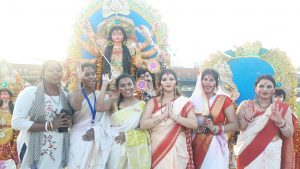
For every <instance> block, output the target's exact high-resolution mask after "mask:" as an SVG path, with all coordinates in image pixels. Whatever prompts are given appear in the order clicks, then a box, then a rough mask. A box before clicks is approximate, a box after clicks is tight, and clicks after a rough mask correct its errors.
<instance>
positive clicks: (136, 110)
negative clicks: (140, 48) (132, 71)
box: [96, 74, 150, 169]
mask: <svg viewBox="0 0 300 169" xmlns="http://www.w3.org/2000/svg"><path fill="white" fill-rule="evenodd" d="M111 81H112V80H111V79H110V78H109V77H108V75H104V76H103V82H102V87H101V91H100V96H99V101H98V102H97V105H96V106H97V109H99V110H101V111H105V112H108V111H110V112H111V113H112V114H111V117H110V118H111V126H112V128H111V130H112V136H113V139H114V141H113V143H112V147H111V151H110V154H109V157H108V162H107V165H106V167H107V168H109V169H123V168H127V169H149V168H150V151H149V146H148V138H149V137H148V136H149V135H148V133H147V131H143V130H137V128H138V127H139V122H140V118H141V115H142V112H143V109H144V106H145V102H144V101H140V100H138V99H136V98H135V97H134V95H133V93H134V84H135V83H134V79H133V77H132V76H129V75H128V74H121V75H120V76H119V77H118V78H117V79H116V82H115V88H116V89H117V91H118V92H119V94H120V96H119V98H118V99H117V100H116V101H114V100H112V99H105V93H106V89H107V87H108V85H109V83H110V82H111Z"/></svg>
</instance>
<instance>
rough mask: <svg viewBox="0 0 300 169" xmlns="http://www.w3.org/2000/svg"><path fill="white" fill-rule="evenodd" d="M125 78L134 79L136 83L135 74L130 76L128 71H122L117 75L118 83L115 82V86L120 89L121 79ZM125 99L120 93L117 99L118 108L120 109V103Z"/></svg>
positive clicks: (133, 82)
mask: <svg viewBox="0 0 300 169" xmlns="http://www.w3.org/2000/svg"><path fill="white" fill-rule="evenodd" d="M124 78H129V79H131V80H132V84H133V85H134V84H135V80H134V77H133V76H130V75H129V74H127V73H122V74H121V75H120V76H118V77H117V79H116V83H115V88H116V89H119V84H120V81H121V80H122V79H124ZM122 100H123V96H122V95H121V94H120V96H119V98H118V101H117V107H118V109H119V110H120V103H121V101H122Z"/></svg>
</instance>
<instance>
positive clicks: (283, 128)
mask: <svg viewBox="0 0 300 169" xmlns="http://www.w3.org/2000/svg"><path fill="white" fill-rule="evenodd" d="M285 124H286V123H285ZM288 128H289V126H288V125H284V127H281V128H279V129H280V130H286V129H288Z"/></svg>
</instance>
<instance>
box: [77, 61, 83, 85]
mask: <svg viewBox="0 0 300 169" xmlns="http://www.w3.org/2000/svg"><path fill="white" fill-rule="evenodd" d="M75 72H76V79H77V80H80V81H81V80H82V78H83V76H84V73H83V72H82V70H81V63H79V62H77V63H76V64H75Z"/></svg>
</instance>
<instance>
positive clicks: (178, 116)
mask: <svg viewBox="0 0 300 169" xmlns="http://www.w3.org/2000/svg"><path fill="white" fill-rule="evenodd" d="M180 121H181V116H180V115H177V119H176V122H177V123H179V122H180Z"/></svg>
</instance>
